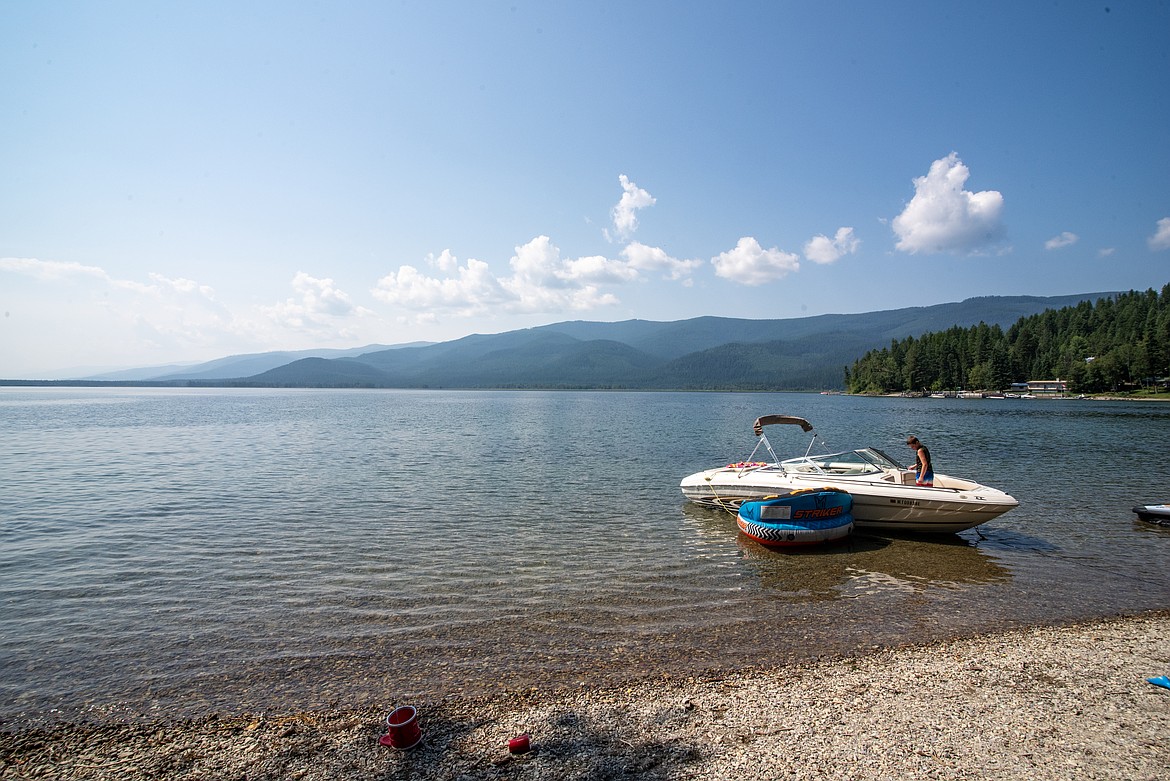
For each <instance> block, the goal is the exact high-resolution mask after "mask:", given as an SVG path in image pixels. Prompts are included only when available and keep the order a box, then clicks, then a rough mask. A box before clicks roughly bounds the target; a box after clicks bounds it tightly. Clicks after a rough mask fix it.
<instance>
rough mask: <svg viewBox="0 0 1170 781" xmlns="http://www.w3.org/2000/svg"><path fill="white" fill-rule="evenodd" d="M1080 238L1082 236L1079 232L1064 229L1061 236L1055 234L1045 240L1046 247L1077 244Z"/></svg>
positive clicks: (1056, 247)
mask: <svg viewBox="0 0 1170 781" xmlns="http://www.w3.org/2000/svg"><path fill="white" fill-rule="evenodd" d="M1080 239H1081V237H1080V236H1078V235H1077V234H1075V233H1070V232H1069V231H1064V232H1063V233H1061V234H1060V235H1059V236H1053V237H1052V238H1051V239H1049V240H1048V241H1046V242H1044V249H1061V248H1063V247H1068V246H1071V245H1073V244H1076V243H1077V242H1078V241H1080Z"/></svg>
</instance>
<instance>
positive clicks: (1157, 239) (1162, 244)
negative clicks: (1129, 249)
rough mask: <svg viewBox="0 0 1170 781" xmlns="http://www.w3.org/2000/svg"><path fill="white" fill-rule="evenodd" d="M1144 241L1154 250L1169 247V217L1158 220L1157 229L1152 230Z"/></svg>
mask: <svg viewBox="0 0 1170 781" xmlns="http://www.w3.org/2000/svg"><path fill="white" fill-rule="evenodd" d="M1146 243H1147V244H1149V245H1150V249H1152V250H1154V251H1157V250H1160V249H1170V217H1163V218H1162V219H1160V220H1158V229H1157V230H1156V231H1154V235H1153V236H1151V237H1150V238H1148V239H1147V240H1146Z"/></svg>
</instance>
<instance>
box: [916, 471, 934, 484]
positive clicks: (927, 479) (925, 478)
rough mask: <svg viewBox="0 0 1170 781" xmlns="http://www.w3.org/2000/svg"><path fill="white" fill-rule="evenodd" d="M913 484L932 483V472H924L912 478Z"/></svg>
mask: <svg viewBox="0 0 1170 781" xmlns="http://www.w3.org/2000/svg"><path fill="white" fill-rule="evenodd" d="M914 485H925V486H932V485H934V472H924V473H923V474H922V475H920V476H919V477H917V478H916V479H915V480H914Z"/></svg>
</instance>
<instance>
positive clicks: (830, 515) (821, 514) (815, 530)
mask: <svg viewBox="0 0 1170 781" xmlns="http://www.w3.org/2000/svg"><path fill="white" fill-rule="evenodd" d="M852 510H853V497H852V496H850V495H849V494H848V492H846V491H841V490H838V489H836V488H814V489H806V490H803V491H793V492H792V493H789V494H784V495H783V496H775V497H767V498H764V499H760V500H758V501H750V502H744V503H743V504H741V505H740V506H739V514H738V516H737V517H736V523H737V525H738V526H739V529H740V531H742V532H743V533H744V534H746V535H747V536H748V537H751V538H752V539H753V540H755V541H756V542H758V543H760V544H761V545H767V546H769V547H788V546H794V545H816V544H818V543H822V542H832V541H834V540H840V539H843V538H845V537H848V536H849V534H850V533H851V532H852V531H853V515H852Z"/></svg>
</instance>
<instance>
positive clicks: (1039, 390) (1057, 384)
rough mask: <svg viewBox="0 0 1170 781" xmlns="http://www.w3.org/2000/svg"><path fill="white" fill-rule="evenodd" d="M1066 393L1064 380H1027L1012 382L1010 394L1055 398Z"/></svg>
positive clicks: (1066, 388) (1066, 386) (1066, 387)
mask: <svg viewBox="0 0 1170 781" xmlns="http://www.w3.org/2000/svg"><path fill="white" fill-rule="evenodd" d="M1067 392H1068V383H1067V382H1065V381H1064V380H1028V381H1027V382H1013V383H1012V393H1031V394H1032V395H1033V396H1056V395H1060V394H1064V393H1067Z"/></svg>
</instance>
